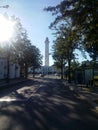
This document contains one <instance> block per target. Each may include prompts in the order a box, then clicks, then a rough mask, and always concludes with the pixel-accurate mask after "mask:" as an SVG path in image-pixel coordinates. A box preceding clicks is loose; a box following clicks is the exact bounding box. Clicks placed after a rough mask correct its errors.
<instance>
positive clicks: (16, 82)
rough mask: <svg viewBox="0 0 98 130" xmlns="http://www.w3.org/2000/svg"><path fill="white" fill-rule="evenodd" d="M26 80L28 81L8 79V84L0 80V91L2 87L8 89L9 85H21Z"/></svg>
mask: <svg viewBox="0 0 98 130" xmlns="http://www.w3.org/2000/svg"><path fill="white" fill-rule="evenodd" d="M26 80H28V79H26V78H24V77H23V78H17V79H10V80H9V83H7V81H6V80H2V81H0V89H3V88H4V87H8V86H10V85H14V84H18V83H22V82H24V81H26Z"/></svg>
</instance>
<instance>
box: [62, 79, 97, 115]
mask: <svg viewBox="0 0 98 130" xmlns="http://www.w3.org/2000/svg"><path fill="white" fill-rule="evenodd" d="M63 83H64V85H66V86H68V87H69V89H70V90H71V91H74V92H75V93H77V94H78V95H79V96H80V98H81V99H85V100H87V102H88V103H89V104H91V105H92V107H93V110H92V111H94V112H96V114H98V87H95V88H93V89H91V88H88V87H86V86H78V85H75V84H74V83H73V84H68V83H67V82H65V81H63Z"/></svg>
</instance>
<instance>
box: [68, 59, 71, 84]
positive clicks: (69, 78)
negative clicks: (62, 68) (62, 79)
mask: <svg viewBox="0 0 98 130" xmlns="http://www.w3.org/2000/svg"><path fill="white" fill-rule="evenodd" d="M70 67H71V59H70V58H69V59H68V83H71V76H70V69H71V68H70Z"/></svg>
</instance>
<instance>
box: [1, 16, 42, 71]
mask: <svg viewBox="0 0 98 130" xmlns="http://www.w3.org/2000/svg"><path fill="white" fill-rule="evenodd" d="M11 20H12V21H13V22H14V23H15V25H14V35H13V37H12V39H11V41H10V43H11V44H10V45H9V46H5V47H0V53H1V54H2V55H3V56H4V57H5V58H7V55H8V54H9V55H10V60H11V61H13V62H15V63H18V64H19V65H20V66H21V68H22V69H25V70H24V71H25V72H26V73H27V68H28V67H31V66H34V67H36V68H37V67H39V66H40V65H41V64H42V56H41V54H40V50H39V49H38V48H37V47H36V46H34V45H32V43H31V41H30V40H29V39H28V35H27V32H26V30H25V29H24V28H23V27H22V24H21V22H20V20H19V18H16V17H15V16H12V17H11Z"/></svg>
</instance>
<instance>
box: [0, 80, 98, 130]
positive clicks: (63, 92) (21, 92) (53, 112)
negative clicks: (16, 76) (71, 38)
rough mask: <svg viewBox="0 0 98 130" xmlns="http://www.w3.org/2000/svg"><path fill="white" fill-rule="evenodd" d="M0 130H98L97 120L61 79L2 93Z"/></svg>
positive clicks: (32, 84) (41, 81) (0, 99)
mask: <svg viewBox="0 0 98 130" xmlns="http://www.w3.org/2000/svg"><path fill="white" fill-rule="evenodd" d="M0 130H98V117H97V115H95V114H93V113H92V107H91V106H90V104H88V102H87V101H85V100H84V99H81V98H80V97H79V95H77V94H76V93H74V92H73V91H70V90H69V88H68V87H67V86H64V85H63V83H62V82H61V81H60V80H59V79H48V78H39V79H38V78H36V79H35V80H33V79H31V80H29V81H27V82H24V83H22V84H20V85H18V86H17V85H15V86H14V87H12V88H10V89H6V90H3V91H1V92H0Z"/></svg>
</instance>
